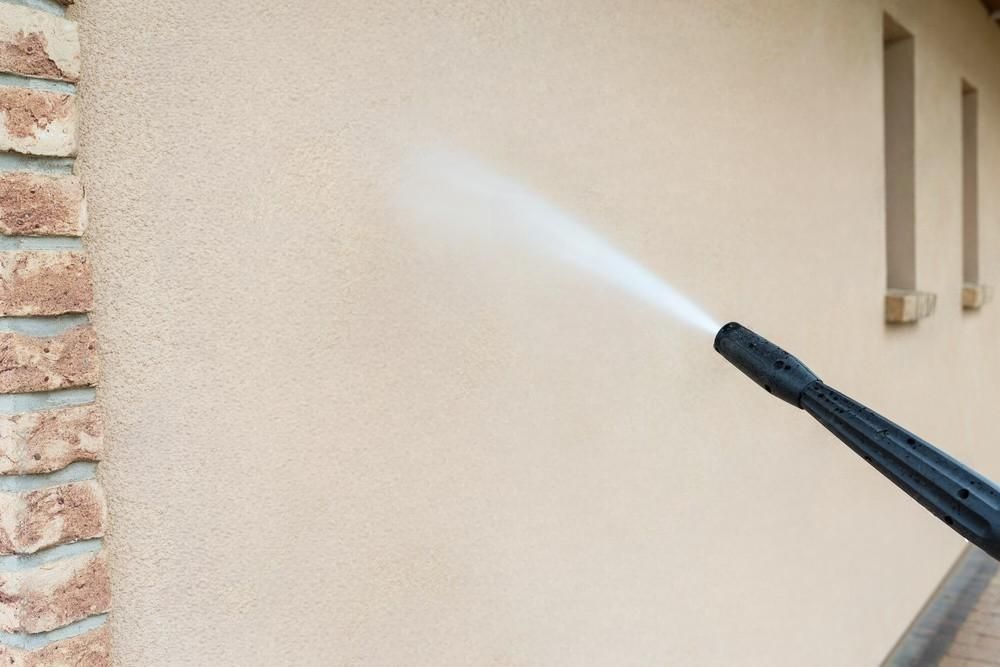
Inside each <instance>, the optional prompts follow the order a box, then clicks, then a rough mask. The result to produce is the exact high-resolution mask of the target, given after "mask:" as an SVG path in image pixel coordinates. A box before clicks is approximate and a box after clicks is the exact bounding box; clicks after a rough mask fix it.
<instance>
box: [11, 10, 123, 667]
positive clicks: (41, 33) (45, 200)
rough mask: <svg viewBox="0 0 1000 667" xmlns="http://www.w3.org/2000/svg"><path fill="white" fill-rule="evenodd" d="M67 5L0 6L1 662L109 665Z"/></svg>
mask: <svg viewBox="0 0 1000 667" xmlns="http://www.w3.org/2000/svg"><path fill="white" fill-rule="evenodd" d="M69 4H72V0H36V1H35V2H33V3H32V4H31V6H26V5H24V4H15V3H14V2H12V1H10V0H0V74H2V77H0V664H3V665H11V666H12V667H36V666H38V667H40V666H41V665H77V666H79V667H101V666H104V665H110V664H111V658H110V641H109V629H108V625H107V623H106V621H107V614H108V613H109V611H110V608H111V599H110V597H111V586H110V581H109V576H108V565H107V560H106V556H105V552H104V546H103V537H104V533H105V529H106V526H107V504H106V501H105V497H104V492H103V490H102V488H101V485H100V483H99V482H98V481H97V479H96V470H97V463H98V462H99V461H100V460H101V457H102V454H103V448H104V432H103V423H102V420H101V412H100V409H99V407H98V406H97V405H96V403H95V402H94V399H95V390H94V387H95V385H96V384H97V381H98V377H99V367H98V357H97V340H96V335H95V332H94V329H93V326H92V325H91V323H90V319H89V316H88V313H89V312H90V310H91V309H92V307H93V300H94V298H93V291H92V279H91V267H90V262H89V259H88V257H87V253H86V251H85V249H84V246H83V241H82V236H83V234H84V231H85V229H86V225H87V207H86V201H85V197H84V191H83V187H82V185H81V183H80V181H79V179H78V178H77V177H76V176H75V175H74V173H73V168H74V160H73V158H74V157H75V156H76V152H77V144H78V138H77V132H78V108H77V95H76V83H77V82H78V80H79V76H80V41H79V36H78V33H77V25H76V23H75V22H74V21H72V20H70V19H68V18H66V16H65V6H66V5H69Z"/></svg>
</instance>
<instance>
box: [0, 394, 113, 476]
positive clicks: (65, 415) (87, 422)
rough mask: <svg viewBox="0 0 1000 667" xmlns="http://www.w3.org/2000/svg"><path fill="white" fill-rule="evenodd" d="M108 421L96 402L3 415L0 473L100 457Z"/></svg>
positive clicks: (37, 470)
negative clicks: (104, 420)
mask: <svg viewBox="0 0 1000 667" xmlns="http://www.w3.org/2000/svg"><path fill="white" fill-rule="evenodd" d="M103 451H104V422H103V420H102V419H101V412H100V410H98V409H97V406H95V405H78V406H72V407H68V408H58V409H55V410H40V411H37V412H21V413H17V414H11V415H0V475H35V474H40V473H48V472H52V471H54V470H60V469H61V468H65V467H66V466H68V465H69V464H70V463H74V462H76V461H99V460H100V459H101V455H102V453H103Z"/></svg>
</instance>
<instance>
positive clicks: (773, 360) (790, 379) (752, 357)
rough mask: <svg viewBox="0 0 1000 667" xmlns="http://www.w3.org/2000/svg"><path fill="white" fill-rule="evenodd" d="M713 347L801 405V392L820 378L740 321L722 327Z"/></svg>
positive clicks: (758, 380)
mask: <svg viewBox="0 0 1000 667" xmlns="http://www.w3.org/2000/svg"><path fill="white" fill-rule="evenodd" d="M714 347H715V350H716V352H718V353H719V354H721V355H722V356H723V357H725V358H726V359H727V360H728V361H729V363H731V364H733V365H734V366H736V368H738V369H740V370H741V371H742V372H743V373H744V374H745V375H746V376H747V377H749V378H750V379H751V380H753V381H754V382H756V383H757V384H759V385H760V386H761V387H763V388H764V389H765V390H766V391H767V392H768V393H769V394H774V395H775V396H777V397H778V398H780V399H782V400H784V401H786V402H788V403H791V404H792V405H794V406H796V407H802V406H801V397H802V392H803V391H805V389H806V388H807V387H808V386H809V385H811V384H813V383H814V382H819V378H818V377H816V374H815V373H813V372H812V371H811V370H809V369H808V368H807V367H806V365H805V364H803V363H802V362H801V361H799V360H798V359H796V358H795V357H793V356H792V355H790V354H788V353H787V352H785V351H784V350H783V349H781V348H780V347H778V346H777V345H775V344H774V343H772V342H771V341H769V340H767V339H766V338H764V337H763V336H761V335H760V334H757V333H754V332H753V331H751V330H750V329H747V328H746V327H745V326H743V325H742V324H739V323H738V322H730V323H729V324H727V325H725V326H723V327H722V328H721V329H719V333H718V334H716V336H715V343H714Z"/></svg>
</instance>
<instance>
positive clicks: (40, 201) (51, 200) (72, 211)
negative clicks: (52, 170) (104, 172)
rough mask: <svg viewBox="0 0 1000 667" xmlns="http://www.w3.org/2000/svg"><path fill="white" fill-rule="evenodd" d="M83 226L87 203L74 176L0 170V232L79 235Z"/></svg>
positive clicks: (34, 234) (27, 234)
mask: <svg viewBox="0 0 1000 667" xmlns="http://www.w3.org/2000/svg"><path fill="white" fill-rule="evenodd" d="M86 226H87V206H86V202H85V200H84V198H83V186H82V185H81V184H80V179H79V178H77V177H76V176H53V175H48V174H38V173H33V172H27V171H12V172H6V173H0V234H6V235H8V236H81V235H82V234H83V231H84V229H85V228H86Z"/></svg>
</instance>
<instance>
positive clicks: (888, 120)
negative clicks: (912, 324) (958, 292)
mask: <svg viewBox="0 0 1000 667" xmlns="http://www.w3.org/2000/svg"><path fill="white" fill-rule="evenodd" d="M882 45H883V49H882V57H883V100H884V114H885V117H884V121H885V221H886V261H887V278H888V287H889V288H892V289H902V290H913V289H916V278H917V276H916V273H917V271H916V225H915V218H916V214H915V206H916V205H915V199H916V197H915V172H914V135H915V119H914V48H913V46H914V45H913V35H912V34H910V32H909V31H907V30H906V29H905V28H903V27H902V26H901V25H900V24H899V23H897V22H896V21H895V20H894V19H893V18H892V17H891V16H889V15H888V14H885V15H883V27H882Z"/></svg>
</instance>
